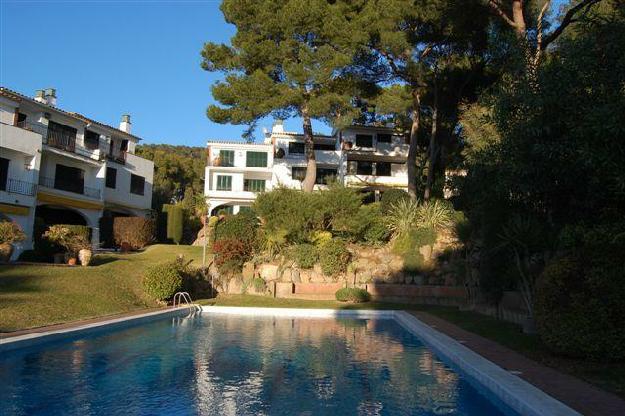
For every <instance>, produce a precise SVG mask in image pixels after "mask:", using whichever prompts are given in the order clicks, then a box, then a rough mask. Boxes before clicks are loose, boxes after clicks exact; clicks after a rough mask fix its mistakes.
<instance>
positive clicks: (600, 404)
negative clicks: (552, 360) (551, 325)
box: [410, 311, 625, 416]
mask: <svg viewBox="0 0 625 416" xmlns="http://www.w3.org/2000/svg"><path fill="white" fill-rule="evenodd" d="M410 313H412V314H413V315H415V316H416V317H417V318H419V320H421V321H422V322H424V323H426V324H428V325H430V326H432V327H434V328H436V329H437V330H439V331H441V332H443V333H444V334H446V335H448V336H450V337H452V338H454V339H455V340H457V341H462V344H463V345H465V346H467V347H468V348H470V349H472V350H473V351H475V352H477V353H478V354H480V355H481V356H482V357H485V358H487V359H489V360H490V361H492V362H494V363H495V364H497V365H499V366H500V367H502V368H504V369H506V370H508V371H519V372H520V374H519V377H521V378H522V379H524V380H525V381H527V382H529V383H531V384H533V385H534V386H536V387H538V388H539V389H541V390H542V391H544V392H545V393H547V394H549V395H550V396H552V397H554V398H556V399H558V400H560V401H561V402H562V403H565V404H566V405H568V406H569V407H571V408H573V409H575V410H577V411H578V412H580V413H582V414H583V415H586V416H620V415H625V401H624V400H621V399H620V398H619V397H618V396H616V395H614V394H611V393H608V392H605V391H603V390H600V389H599V388H597V387H594V386H592V385H590V384H588V383H586V382H584V381H582V380H579V379H577V378H575V377H573V376H569V375H567V374H562V373H559V372H558V371H556V370H554V369H552V368H549V367H545V366H544V365H541V364H538V363H537V362H535V361H532V360H530V359H529V358H527V357H525V356H523V355H521V354H519V353H517V352H514V351H512V350H511V349H509V348H506V347H504V346H502V345H500V344H497V343H496V342H493V341H490V340H488V339H486V338H482V337H481V336H479V335H476V334H473V333H471V332H468V331H465V330H464V329H462V328H460V327H458V326H456V325H454V324H452V323H450V322H447V321H445V320H443V319H440V318H437V317H435V316H433V315H430V314H428V313H426V312H417V311H410Z"/></svg>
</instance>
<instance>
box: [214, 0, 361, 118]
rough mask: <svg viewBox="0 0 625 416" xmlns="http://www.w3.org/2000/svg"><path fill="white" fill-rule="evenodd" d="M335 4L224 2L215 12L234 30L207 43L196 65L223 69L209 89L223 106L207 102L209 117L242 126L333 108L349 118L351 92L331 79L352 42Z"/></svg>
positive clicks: (346, 60)
mask: <svg viewBox="0 0 625 416" xmlns="http://www.w3.org/2000/svg"><path fill="white" fill-rule="evenodd" d="M342 7H343V6H342V5H341V4H333V3H329V2H326V1H321V0H313V1H307V2H301V1H287V2H282V1H281V2H277V1H275V0H262V1H255V2H241V1H237V0H226V1H224V2H223V3H222V5H221V11H222V12H223V14H224V17H225V18H226V20H227V21H228V22H229V23H231V24H232V25H234V26H235V27H236V34H235V35H234V37H233V38H232V40H231V44H232V45H233V46H230V45H225V44H215V43H210V42H209V43H206V44H205V45H204V48H203V50H202V58H203V61H202V68H204V69H205V70H207V71H222V72H225V73H226V78H225V80H224V81H221V82H218V83H216V84H214V85H213V87H212V93H213V97H214V99H215V100H216V101H217V102H219V103H220V104H221V105H222V106H218V105H211V106H209V108H208V110H207V115H208V117H209V118H210V119H211V120H213V121H215V122H217V123H232V124H249V125H253V124H254V123H255V122H256V121H258V120H259V119H260V118H262V117H265V116H268V115H270V114H280V115H281V116H282V117H285V116H289V115H297V116H302V115H304V116H310V117H312V118H322V119H323V118H329V117H330V116H331V115H335V114H337V113H339V112H340V113H341V115H344V116H345V117H346V118H347V119H351V117H350V115H351V113H352V112H353V107H352V105H351V102H352V101H351V100H352V97H351V94H350V92H351V90H349V88H348V87H349V84H348V83H347V82H341V79H339V77H338V76H339V75H340V74H341V73H342V70H343V69H345V68H346V67H347V66H348V65H349V64H350V63H351V61H352V56H353V55H354V54H355V52H356V44H355V42H354V41H355V39H353V37H352V36H350V33H351V32H350V30H351V29H352V28H351V24H352V23H351V21H350V20H349V19H348V16H347V15H346V13H344V11H343V10H341V8H342ZM284 16H291V18H289V19H284ZM341 110H342V111H341Z"/></svg>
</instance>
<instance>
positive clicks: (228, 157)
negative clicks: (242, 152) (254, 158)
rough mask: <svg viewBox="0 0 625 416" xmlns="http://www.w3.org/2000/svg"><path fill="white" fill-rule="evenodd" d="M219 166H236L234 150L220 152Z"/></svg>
mask: <svg viewBox="0 0 625 416" xmlns="http://www.w3.org/2000/svg"><path fill="white" fill-rule="evenodd" d="M219 166H226V167H228V166H234V150H220V151H219Z"/></svg>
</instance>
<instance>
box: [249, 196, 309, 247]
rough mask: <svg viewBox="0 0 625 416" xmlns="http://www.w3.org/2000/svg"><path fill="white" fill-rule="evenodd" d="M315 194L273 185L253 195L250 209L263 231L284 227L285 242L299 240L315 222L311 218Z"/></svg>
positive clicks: (296, 241) (301, 240)
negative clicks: (258, 218)
mask: <svg viewBox="0 0 625 416" xmlns="http://www.w3.org/2000/svg"><path fill="white" fill-rule="evenodd" d="M315 195H316V194H313V193H304V192H302V191H299V190H295V189H289V188H277V189H274V190H272V191H271V192H263V193H261V194H259V195H258V196H257V197H256V201H255V202H254V206H253V209H254V211H255V212H256V213H257V214H258V216H259V217H260V218H262V220H263V224H264V228H265V229H266V230H267V231H274V230H280V229H282V230H285V231H286V238H287V241H289V242H295V243H300V242H304V241H305V240H306V237H307V236H308V234H309V233H310V231H312V230H313V229H314V227H313V224H315V223H318V222H319V218H318V217H317V218H315V211H316V210H315V207H316V206H317V203H316V202H315V201H316V196H315Z"/></svg>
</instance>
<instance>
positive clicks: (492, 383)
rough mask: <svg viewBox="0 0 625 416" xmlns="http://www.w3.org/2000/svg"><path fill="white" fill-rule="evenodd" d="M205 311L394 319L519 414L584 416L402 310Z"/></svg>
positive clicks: (131, 320)
mask: <svg viewBox="0 0 625 416" xmlns="http://www.w3.org/2000/svg"><path fill="white" fill-rule="evenodd" d="M202 312H207V313H213V314H228V315H248V316H249V315H253V316H279V317H298V318H337V317H339V318H340V317H346V318H347V317H349V318H362V319H365V318H378V319H380V318H382V319H394V320H395V321H396V322H397V323H398V324H399V325H400V326H401V327H402V328H404V329H405V330H407V331H409V332H410V333H411V334H413V335H415V336H417V337H418V338H419V339H421V340H422V341H423V342H424V343H425V344H427V345H428V346H429V347H431V348H432V349H433V350H434V351H435V352H436V353H438V354H440V355H442V356H444V357H446V358H447V359H448V360H449V361H451V362H452V363H453V364H455V365H456V366H457V367H458V368H460V370H461V371H463V372H465V373H466V374H467V375H468V376H469V377H472V378H473V379H475V380H476V381H477V382H478V383H480V384H481V385H482V386H483V387H484V388H486V389H487V390H489V391H490V392H491V393H492V394H493V395H494V396H496V397H497V399H498V400H500V401H502V402H503V403H504V404H506V405H507V406H509V407H510V408H511V409H512V410H514V411H516V412H518V413H519V414H521V415H529V416H544V415H554V416H569V415H570V416H574V415H581V414H580V413H578V412H576V411H575V410H573V409H571V408H570V407H568V406H567V405H565V404H564V403H562V402H560V401H559V400H557V399H555V398H553V397H552V396H550V395H549V394H547V393H545V392H544V391H542V390H540V389H539V388H537V387H535V386H534V385H532V384H531V383H529V382H527V381H525V380H523V379H522V378H520V377H518V376H515V375H513V374H511V373H510V372H508V371H506V370H505V369H503V368H501V367H500V366H498V365H497V364H495V363H493V362H492V361H490V360H488V359H486V358H484V357H482V356H481V355H479V354H478V353H476V352H475V351H473V350H471V349H470V348H468V347H466V346H464V345H462V344H461V343H459V342H458V341H456V340H455V339H453V338H451V337H450V336H448V335H446V334H444V333H442V332H440V331H438V330H436V329H434V328H432V327H430V326H429V325H427V324H425V323H423V322H422V321H420V320H419V319H418V318H417V317H416V316H414V315H411V314H409V313H408V312H406V311H400V310H373V309H351V310H345V309H299V308H264V307H237V306H202ZM186 313H189V308H187V307H183V308H176V309H165V310H159V311H153V312H147V313H144V314H140V315H133V316H127V317H119V318H113V319H108V320H103V321H98V322H92V323H87V324H79V325H76V326H74V327H70V328H62V329H54V330H50V331H44V332H36V333H31V334H25V335H19V336H15V337H11V338H5V339H0V353H1V352H6V351H11V350H16V349H19V348H26V347H31V346H34V345H37V344H42V343H46V342H52V341H56V340H60V339H63V338H67V337H71V336H75V335H78V334H88V333H92V332H97V331H100V330H103V329H105V328H111V327H125V326H130V325H133V324H139V323H145V322H149V321H153V320H156V319H158V318H161V317H163V316H166V315H172V316H176V315H182V314H186Z"/></svg>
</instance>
